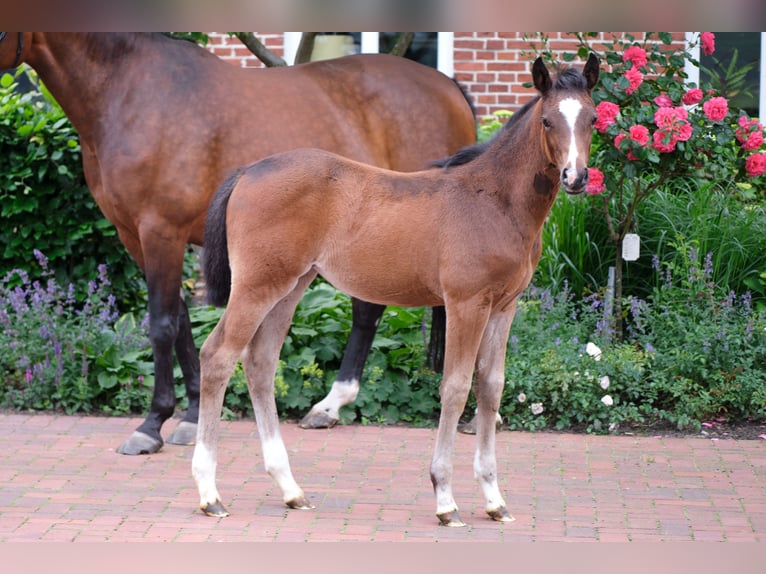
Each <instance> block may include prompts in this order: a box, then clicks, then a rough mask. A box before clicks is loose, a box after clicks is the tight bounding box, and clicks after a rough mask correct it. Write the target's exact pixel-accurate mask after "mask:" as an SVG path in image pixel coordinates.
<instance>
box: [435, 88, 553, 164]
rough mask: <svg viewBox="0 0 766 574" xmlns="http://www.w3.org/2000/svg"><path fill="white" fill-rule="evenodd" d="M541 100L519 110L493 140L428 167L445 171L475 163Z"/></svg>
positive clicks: (534, 99) (461, 150)
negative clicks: (475, 160) (474, 161)
mask: <svg viewBox="0 0 766 574" xmlns="http://www.w3.org/2000/svg"><path fill="white" fill-rule="evenodd" d="M539 99H540V96H535V97H534V98H532V99H531V100H529V101H528V102H527V103H526V104H524V105H523V106H522V107H521V108H519V110H518V111H516V112H515V113H514V114H513V115H512V116H511V117H510V118H508V121H507V122H505V125H504V126H503V127H502V128H501V129H500V130H499V131H498V132H497V133H496V134H495V135H494V136H492V139H489V140H487V141H485V142H482V143H478V144H474V145H471V146H467V147H464V148H462V149H460V150H458V151H457V152H456V153H455V155H452V156H450V157H446V158H442V159H436V160H434V161H432V162H430V163H429V164H428V167H443V168H444V169H447V168H450V167H455V166H458V165H463V164H466V163H468V162H471V161H473V160H474V159H476V158H477V157H479V156H480V155H481V154H483V153H484V152H485V151H486V149H487V148H488V147H489V146H490V145H492V143H493V142H494V141H495V140H496V139H497V138H498V137H500V135H501V134H502V133H504V132H506V131H508V130H510V129H512V128H513V127H514V126H515V125H517V124H518V123H519V122H520V121H521V119H522V118H523V117H524V116H525V115H526V113H527V112H528V111H529V110H531V109H532V106H534V105H535V103H537V101H538V100H539Z"/></svg>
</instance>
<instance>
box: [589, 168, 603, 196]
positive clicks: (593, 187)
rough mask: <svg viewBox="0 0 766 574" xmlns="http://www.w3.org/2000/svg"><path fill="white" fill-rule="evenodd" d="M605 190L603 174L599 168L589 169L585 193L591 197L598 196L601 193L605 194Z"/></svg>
mask: <svg viewBox="0 0 766 574" xmlns="http://www.w3.org/2000/svg"><path fill="white" fill-rule="evenodd" d="M605 189H606V186H605V185H604V174H603V172H602V171H601V170H600V169H598V168H597V167H589V168H588V185H587V186H585V191H586V192H587V193H588V194H589V195H598V194H599V193H604V190H605Z"/></svg>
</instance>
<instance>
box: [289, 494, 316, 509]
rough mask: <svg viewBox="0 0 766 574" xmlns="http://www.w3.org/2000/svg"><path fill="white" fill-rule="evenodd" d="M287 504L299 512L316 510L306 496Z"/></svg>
mask: <svg viewBox="0 0 766 574" xmlns="http://www.w3.org/2000/svg"><path fill="white" fill-rule="evenodd" d="M285 504H286V505H287V506H289V507H290V508H295V509H297V510H313V508H314V505H313V504H311V503H310V502H309V501H308V498H306V497H305V496H300V497H298V498H293V499H292V500H286V501H285Z"/></svg>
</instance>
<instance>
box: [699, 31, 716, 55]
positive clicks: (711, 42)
mask: <svg viewBox="0 0 766 574" xmlns="http://www.w3.org/2000/svg"><path fill="white" fill-rule="evenodd" d="M700 40H701V41H702V53H703V54H705V55H706V56H710V55H711V54H712V53H713V52H715V34H713V33H712V32H702V35H701V36H700Z"/></svg>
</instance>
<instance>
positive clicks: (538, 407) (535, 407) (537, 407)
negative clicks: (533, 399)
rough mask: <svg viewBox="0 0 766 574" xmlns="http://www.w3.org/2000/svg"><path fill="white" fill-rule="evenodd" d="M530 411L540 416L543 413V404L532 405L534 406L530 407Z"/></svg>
mask: <svg viewBox="0 0 766 574" xmlns="http://www.w3.org/2000/svg"><path fill="white" fill-rule="evenodd" d="M529 410H531V411H532V414H533V415H539V414H540V413H541V412H543V403H532V405H531V406H530V407H529Z"/></svg>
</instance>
